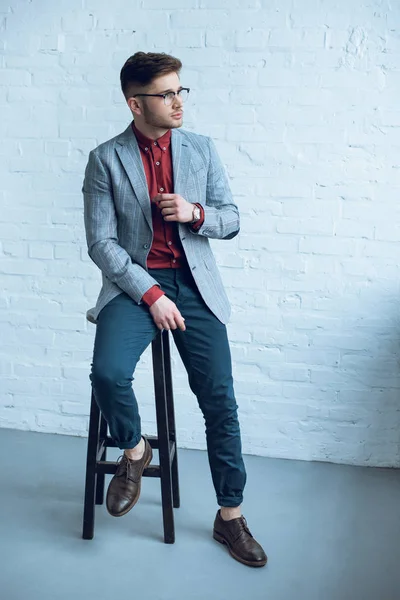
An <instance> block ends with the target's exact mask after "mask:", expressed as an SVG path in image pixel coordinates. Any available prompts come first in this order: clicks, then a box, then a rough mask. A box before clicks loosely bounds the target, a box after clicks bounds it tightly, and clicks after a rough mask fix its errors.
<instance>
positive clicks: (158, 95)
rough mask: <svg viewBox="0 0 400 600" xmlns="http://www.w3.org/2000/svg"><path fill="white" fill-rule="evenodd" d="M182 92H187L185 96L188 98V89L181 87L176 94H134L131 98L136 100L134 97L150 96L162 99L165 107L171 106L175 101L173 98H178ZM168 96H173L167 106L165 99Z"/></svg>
mask: <svg viewBox="0 0 400 600" xmlns="http://www.w3.org/2000/svg"><path fill="white" fill-rule="evenodd" d="M183 91H185V92H187V94H188V96H189V92H190V88H187V87H183V88H181V89H180V90H178V91H177V92H166V93H165V94H135V95H134V96H132V98H136V96H151V97H153V98H164V104H165V106H171V104H173V102H174V100H175V96H179V94H180V93H181V92H183ZM170 94H173V95H174V96H173V99H172V100H171V104H167V103H166V101H165V99H166V97H167V96H169V95H170Z"/></svg>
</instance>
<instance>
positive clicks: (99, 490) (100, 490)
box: [96, 413, 107, 504]
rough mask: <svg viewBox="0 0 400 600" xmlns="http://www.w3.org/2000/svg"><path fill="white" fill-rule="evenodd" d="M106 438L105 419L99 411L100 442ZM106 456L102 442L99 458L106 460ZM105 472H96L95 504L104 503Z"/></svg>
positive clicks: (105, 447) (105, 449)
mask: <svg viewBox="0 0 400 600" xmlns="http://www.w3.org/2000/svg"><path fill="white" fill-rule="evenodd" d="M106 438H107V421H106V420H105V418H104V417H103V415H102V414H101V413H100V440H99V441H100V444H101V442H102V441H103V440H104V441H105V440H106ZM106 457H107V446H106V444H104V449H103V452H102V453H101V456H100V460H106ZM105 478H106V474H105V473H97V482H96V504H103V503H104V482H105Z"/></svg>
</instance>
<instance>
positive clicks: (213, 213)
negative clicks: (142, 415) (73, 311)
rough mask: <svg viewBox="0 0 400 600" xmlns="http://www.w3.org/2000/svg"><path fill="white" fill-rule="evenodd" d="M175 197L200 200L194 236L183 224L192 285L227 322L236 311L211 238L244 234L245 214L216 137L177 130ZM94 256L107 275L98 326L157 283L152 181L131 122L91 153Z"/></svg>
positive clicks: (88, 198)
mask: <svg viewBox="0 0 400 600" xmlns="http://www.w3.org/2000/svg"><path fill="white" fill-rule="evenodd" d="M171 134H172V137H171V148H172V163H173V176H174V193H175V194H180V195H181V196H183V198H185V200H187V201H188V202H193V203H194V202H199V203H201V204H202V205H203V207H204V211H205V218H204V223H203V225H202V226H201V227H200V229H199V230H198V231H196V232H194V231H192V229H191V227H190V226H189V225H188V224H187V223H177V226H178V231H179V237H180V239H181V241H182V245H183V248H184V251H185V254H186V257H187V260H188V263H189V266H190V269H191V270H192V274H193V277H194V280H195V282H196V284H197V287H198V289H199V292H200V294H201V295H202V297H203V299H204V301H205V303H206V304H207V306H208V307H209V308H210V309H211V311H212V312H213V313H214V314H215V315H216V317H217V318H218V319H219V320H220V321H221V322H222V323H227V322H228V321H229V318H230V314H231V308H230V304H229V300H228V298H227V295H226V292H225V290H224V286H223V283H222V280H221V276H220V273H219V271H218V267H217V264H216V262H215V257H214V254H213V252H212V249H211V247H210V243H209V238H213V239H222V240H229V239H231V238H233V237H235V236H236V235H237V234H238V233H239V229H240V223H239V211H238V207H237V206H236V204H235V203H234V202H233V199H232V194H231V190H230V188H229V183H228V178H227V176H226V173H225V170H224V166H223V164H222V163H221V160H220V158H219V156H218V154H217V150H216V148H215V145H214V142H213V141H212V140H211V138H209V137H206V136H203V135H199V134H196V133H192V132H190V131H185V130H182V129H172V131H171ZM82 192H83V198H84V222H85V230H86V240H87V245H88V254H89V256H90V258H91V259H92V260H93V262H94V263H95V264H96V265H97V266H98V267H99V269H100V270H101V272H102V280H103V285H102V288H101V290H100V294H99V296H98V299H97V303H96V306H95V307H94V308H91V309H90V310H88V312H87V318H88V320H89V321H91V322H93V323H96V322H97V316H98V314H99V312H100V311H101V309H102V308H103V307H104V306H105V305H106V304H107V303H108V302H109V301H110V300H112V298H114V297H115V296H117V295H118V294H121V293H122V292H123V291H124V292H126V293H127V294H128V295H129V296H130V297H131V298H132V299H133V300H134V301H135V302H136V303H137V304H142V296H143V294H144V293H145V292H147V290H148V289H150V288H151V287H152V286H153V285H159V286H160V284H159V283H158V281H156V280H155V279H154V278H153V277H152V276H151V275H150V274H149V272H148V269H147V266H146V259H147V255H148V254H149V252H150V248H151V244H152V240H153V225H152V217H151V203H150V197H149V192H148V187H147V181H146V175H145V172H144V167H143V163H142V158H141V155H140V150H139V146H138V143H137V140H136V136H135V134H134V133H133V131H132V128H131V124H130V125H129V126H128V127H127V128H126V129H125V131H124V132H123V133H121V134H119V135H117V136H116V137H114V138H112V139H111V140H108V141H107V142H104V143H103V144H100V145H99V146H97V148H95V149H94V150H92V151H91V152H90V154H89V160H88V164H87V166H86V170H85V177H84V181H83V186H82Z"/></svg>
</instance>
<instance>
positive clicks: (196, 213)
mask: <svg viewBox="0 0 400 600" xmlns="http://www.w3.org/2000/svg"><path fill="white" fill-rule="evenodd" d="M192 217H193V219H192V221H190V224H192V223H196V221H198V220H199V219H200V218H201V212H200V208H199V207H198V206H196V205H194V207H193V215H192Z"/></svg>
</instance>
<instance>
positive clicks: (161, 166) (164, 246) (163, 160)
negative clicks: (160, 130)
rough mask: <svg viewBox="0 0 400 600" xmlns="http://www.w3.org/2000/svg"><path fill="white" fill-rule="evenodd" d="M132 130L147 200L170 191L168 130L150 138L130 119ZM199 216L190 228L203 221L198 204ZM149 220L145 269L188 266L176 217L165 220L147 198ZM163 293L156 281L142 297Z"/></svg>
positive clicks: (146, 299)
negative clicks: (150, 233) (150, 237)
mask: <svg viewBox="0 0 400 600" xmlns="http://www.w3.org/2000/svg"><path fill="white" fill-rule="evenodd" d="M132 130H133V133H134V134H135V136H136V139H137V142H138V145H139V149H140V154H141V157H142V161H143V166H144V171H145V174H146V180H147V186H148V190H149V196H150V201H151V200H152V198H154V196H156V195H157V194H159V193H160V194H173V193H174V181H173V164H172V153H171V130H169V131H167V133H165V134H164V135H163V136H161V137H160V138H158V139H157V140H151V139H150V138H148V137H146V136H145V135H143V133H141V132H140V131H139V130H138V129H137V127H136V126H135V124H134V122H132ZM196 206H199V207H200V212H201V218H200V220H199V221H197V222H196V223H195V224H194V225H191V227H192V228H193V229H199V228H200V227H201V225H202V224H203V221H204V210H203V207H202V206H201V204H197V203H196ZM151 214H152V221H153V243H152V245H151V249H150V252H149V254H148V256H147V268H148V269H181V268H188V263H187V259H186V256H185V251H184V249H183V246H182V242H181V240H180V238H179V232H178V224H177V222H176V221H165V220H164V218H163V216H162V214H161V210H160V208H159V206H158V203H157V202H151ZM163 294H165V292H163V291H162V290H161V289H160V288H159V287H158V286H157V285H154V286H153V287H152V288H150V289H149V290H148V291H147V292H146V293H145V294H144V296H143V298H142V300H143V302H145V303H146V304H147V305H148V306H151V305H152V304H153V303H154V302H155V301H156V300H158V298H160V296H162V295H163Z"/></svg>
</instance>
